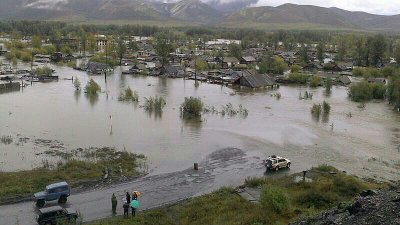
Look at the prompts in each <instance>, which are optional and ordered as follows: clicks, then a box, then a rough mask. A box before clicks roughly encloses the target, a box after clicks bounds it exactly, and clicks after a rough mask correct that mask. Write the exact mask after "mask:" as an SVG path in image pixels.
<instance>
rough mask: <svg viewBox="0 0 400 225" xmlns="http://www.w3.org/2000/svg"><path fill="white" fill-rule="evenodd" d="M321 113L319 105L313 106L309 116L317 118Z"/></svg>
mask: <svg viewBox="0 0 400 225" xmlns="http://www.w3.org/2000/svg"><path fill="white" fill-rule="evenodd" d="M321 113H322V106H321V104H314V105H313V106H312V108H311V114H312V115H313V116H315V117H319V116H320V115H321Z"/></svg>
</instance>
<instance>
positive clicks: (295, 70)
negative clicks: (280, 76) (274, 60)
mask: <svg viewBox="0 0 400 225" xmlns="http://www.w3.org/2000/svg"><path fill="white" fill-rule="evenodd" d="M300 69H301V67H300V66H299V65H293V66H292V68H291V69H290V72H291V73H299V72H300Z"/></svg>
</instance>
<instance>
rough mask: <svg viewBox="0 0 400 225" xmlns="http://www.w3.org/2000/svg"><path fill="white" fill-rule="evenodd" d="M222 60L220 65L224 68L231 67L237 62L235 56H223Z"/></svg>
mask: <svg viewBox="0 0 400 225" xmlns="http://www.w3.org/2000/svg"><path fill="white" fill-rule="evenodd" d="M222 62H223V64H222V67H223V68H224V69H227V68H232V67H234V66H235V65H238V64H239V60H238V59H237V58H235V57H224V58H223V61H222Z"/></svg>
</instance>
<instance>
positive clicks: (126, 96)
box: [118, 87, 139, 102]
mask: <svg viewBox="0 0 400 225" xmlns="http://www.w3.org/2000/svg"><path fill="white" fill-rule="evenodd" d="M118 100H119V101H132V102H138V101H139V95H138V93H137V91H132V89H131V88H130V87H127V88H126V89H125V90H124V91H123V92H121V94H120V95H119V98H118Z"/></svg>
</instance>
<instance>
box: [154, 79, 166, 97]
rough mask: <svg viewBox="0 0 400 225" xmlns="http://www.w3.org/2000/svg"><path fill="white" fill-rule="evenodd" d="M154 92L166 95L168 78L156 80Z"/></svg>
mask: <svg viewBox="0 0 400 225" xmlns="http://www.w3.org/2000/svg"><path fill="white" fill-rule="evenodd" d="M156 91H157V93H158V94H163V95H168V78H166V77H160V78H159V79H158V83H157V88H156Z"/></svg>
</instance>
